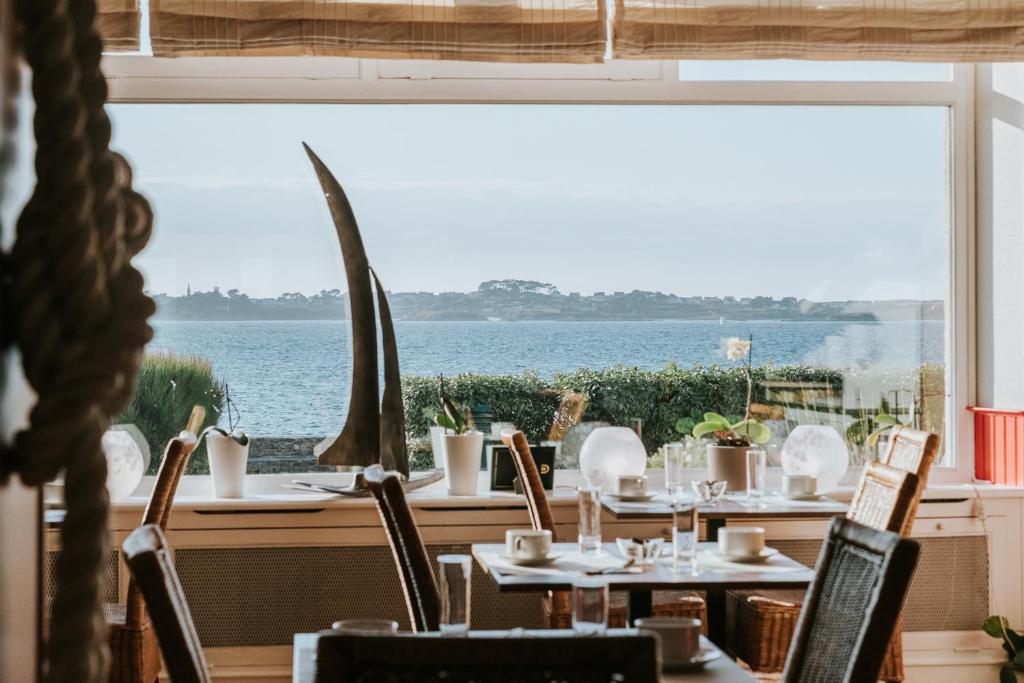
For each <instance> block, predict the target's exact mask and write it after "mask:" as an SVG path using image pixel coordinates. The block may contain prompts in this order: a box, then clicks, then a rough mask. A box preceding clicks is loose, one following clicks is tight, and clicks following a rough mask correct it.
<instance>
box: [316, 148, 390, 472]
mask: <svg viewBox="0 0 1024 683" xmlns="http://www.w3.org/2000/svg"><path fill="white" fill-rule="evenodd" d="M302 146H303V147H304V148H305V150H306V154H307V155H309V160H310V161H311V162H313V168H314V169H315V170H316V176H317V178H318V179H319V180H320V186H321V187H322V188H323V191H324V197H325V198H326V199H327V206H328V207H329V208H330V210H331V218H332V219H333V220H334V227H335V229H336V230H337V232H338V241H339V242H340V243H341V254H342V258H343V260H344V263H345V277H346V279H347V280H348V301H349V309H350V311H351V318H352V393H351V394H350V399H349V404H348V417H347V418H346V420H345V426H344V428H343V429H342V430H341V434H339V435H338V436H337V438H335V439H333V440H332V439H331V438H330V437H328V438H327V439H324V440H323V441H321V442H320V443H319V444H317V445H316V447H315V448H314V449H313V453H314V455H316V456H317V461H318V462H319V463H320V464H321V465H348V466H353V465H354V466H363V467H366V466H369V465H373V464H375V463H377V462H379V458H380V433H381V421H380V405H379V403H378V401H379V393H378V387H377V323H376V319H375V318H376V316H375V312H374V307H373V289H372V287H371V286H370V264H369V262H368V261H367V259H366V251H365V250H364V249H363V240H362V238H361V237H360V235H359V227H358V226H357V225H356V217H355V215H354V214H353V213H352V207H351V206H350V205H349V203H348V198H347V197H345V192H344V190H342V189H341V185H340V184H339V183H338V181H337V180H336V179H335V178H334V176H333V175H332V174H331V172H330V171H329V170H328V169H327V167H326V166H325V165H324V163H323V162H322V161H320V157H318V156H317V155H316V154H315V153H314V152H313V150H312V149H310V148H309V145H307V144H306V143H302Z"/></svg>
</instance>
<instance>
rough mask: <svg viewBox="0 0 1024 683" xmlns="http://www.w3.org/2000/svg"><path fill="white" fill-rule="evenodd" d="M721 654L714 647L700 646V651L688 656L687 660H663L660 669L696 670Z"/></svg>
mask: <svg viewBox="0 0 1024 683" xmlns="http://www.w3.org/2000/svg"><path fill="white" fill-rule="evenodd" d="M721 656H722V651H721V650H719V649H718V648H714V647H702V648H701V649H700V651H699V652H698V653H697V654H695V655H694V656H692V657H690V659H689V660H688V661H682V662H672V663H671V664H670V663H669V662H665V663H664V664H662V667H661V668H662V669H664V670H665V671H696V670H697V669H703V668H704V667H705V666H706V665H708V664H710V663H711V662H713V661H715V660H716V659H718V658H719V657H721Z"/></svg>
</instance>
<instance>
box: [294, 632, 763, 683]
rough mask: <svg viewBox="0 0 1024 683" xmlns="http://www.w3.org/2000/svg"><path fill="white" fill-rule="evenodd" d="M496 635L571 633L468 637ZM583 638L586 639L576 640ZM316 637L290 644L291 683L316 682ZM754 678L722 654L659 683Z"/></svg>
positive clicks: (302, 636)
mask: <svg viewBox="0 0 1024 683" xmlns="http://www.w3.org/2000/svg"><path fill="white" fill-rule="evenodd" d="M627 632H628V631H624V630H620V629H611V630H609V631H608V633H609V635H612V634H615V633H627ZM498 633H502V634H506V635H508V636H509V637H544V636H558V635H563V636H564V635H568V634H571V633H572V632H571V631H552V630H544V631H526V630H517V631H503V632H497V631H470V632H469V634H468V637H470V638H472V637H474V636H478V635H479V636H492V637H493V636H494V635H496V634H498ZM417 637H444V636H440V635H439V634H419V636H417ZM580 637H581V638H586V637H589V636H580ZM319 639H320V634H319V633H296V634H295V637H294V639H293V642H292V683H314V682H315V681H316V649H317V641H318V640H319ZM701 639H702V643H701V644H702V645H703V646H704V647H707V648H715V646H714V645H713V644H711V643H709V642H708V641H707V640H706V639H704V637H703V636H701ZM756 680H757V679H755V678H754V677H752V676H751V675H750V674H749V673H747V672H746V671H744V670H743V668H741V667H740V665H739V664H737V663H736V662H734V661H733V660H732V659H730V658H729V657H726V656H725V655H724V653H723V654H722V656H720V657H718V658H717V659H715V660H713V661H711V662H709V663H708V664H706V665H704V666H703V667H702V668H699V669H695V670H693V671H686V672H666V673H664V674H662V676H661V681H660V683H756Z"/></svg>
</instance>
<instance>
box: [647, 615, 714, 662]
mask: <svg viewBox="0 0 1024 683" xmlns="http://www.w3.org/2000/svg"><path fill="white" fill-rule="evenodd" d="M700 626H701V622H700V619H688V618H685V617H644V618H643V619H637V620H636V627H637V629H638V630H639V631H640V632H641V633H654V634H656V635H657V636H658V642H659V647H660V648H661V662H662V664H663V665H664V666H667V667H673V666H681V665H685V664H689V663H690V662H691V661H692V660H693V658H694V657H696V656H697V654H699V653H700Z"/></svg>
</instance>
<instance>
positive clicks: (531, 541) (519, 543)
mask: <svg viewBox="0 0 1024 683" xmlns="http://www.w3.org/2000/svg"><path fill="white" fill-rule="evenodd" d="M550 553H551V532H550V531H547V530H541V531H537V530H535V529H509V530H508V531H506V532H505V554H507V555H508V556H509V557H513V558H515V559H517V560H543V559H544V558H546V557H547V556H548V555H549V554H550Z"/></svg>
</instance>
